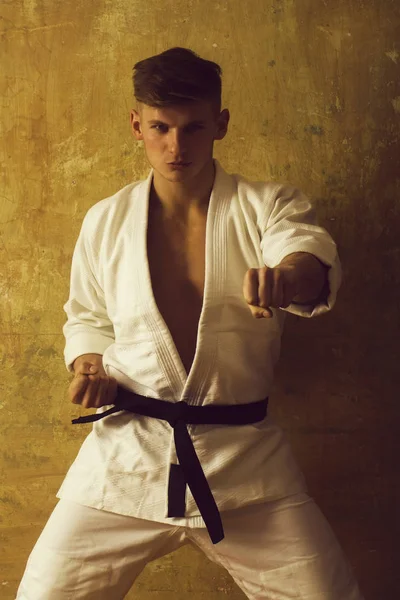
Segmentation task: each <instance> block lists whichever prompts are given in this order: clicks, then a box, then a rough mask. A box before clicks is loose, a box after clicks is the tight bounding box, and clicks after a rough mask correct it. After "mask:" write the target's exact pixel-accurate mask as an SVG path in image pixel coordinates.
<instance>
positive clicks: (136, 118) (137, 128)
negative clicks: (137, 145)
mask: <svg viewBox="0 0 400 600" xmlns="http://www.w3.org/2000/svg"><path fill="white" fill-rule="evenodd" d="M130 122H131V130H132V134H133V135H134V136H135V138H136V139H137V140H143V133H142V128H141V124H140V115H139V113H138V112H137V111H136V110H134V109H133V108H132V110H131V112H130Z"/></svg>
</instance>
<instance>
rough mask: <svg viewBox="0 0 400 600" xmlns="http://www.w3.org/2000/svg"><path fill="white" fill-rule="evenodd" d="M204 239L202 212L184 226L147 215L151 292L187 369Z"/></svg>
mask: <svg viewBox="0 0 400 600" xmlns="http://www.w3.org/2000/svg"><path fill="white" fill-rule="evenodd" d="M205 241H206V215H204V216H201V217H196V219H191V220H190V221H188V223H187V225H186V226H178V225H176V224H169V225H168V224H165V223H162V222H160V221H157V220H156V219H154V218H151V217H150V216H149V225H148V232H147V256H148V262H149V270H150V276H151V283H152V289H153V294H154V298H155V301H156V304H157V306H158V309H159V311H160V313H161V315H162V316H163V318H164V321H165V323H166V325H167V327H168V329H169V331H170V333H171V335H172V338H173V340H174V342H175V345H176V348H177V350H178V353H179V355H180V357H181V360H182V363H183V364H184V366H185V368H186V370H187V372H189V370H190V367H191V365H192V362H193V358H194V354H195V349H196V341H197V331H198V324H199V318H200V314H201V309H202V305H203V295H204V279H205Z"/></svg>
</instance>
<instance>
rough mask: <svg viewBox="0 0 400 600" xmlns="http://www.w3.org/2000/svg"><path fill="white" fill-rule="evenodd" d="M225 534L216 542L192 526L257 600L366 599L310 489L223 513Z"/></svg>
mask: <svg viewBox="0 0 400 600" xmlns="http://www.w3.org/2000/svg"><path fill="white" fill-rule="evenodd" d="M222 517H223V525H224V531H225V539H224V540H222V542H220V543H219V544H216V545H215V546H213V545H212V544H211V543H209V542H208V540H207V536H206V535H205V533H204V531H202V530H199V529H196V530H194V531H193V534H192V535H193V541H194V542H195V543H197V544H198V545H199V546H200V547H201V548H202V549H203V550H204V552H205V553H206V554H207V555H208V556H209V558H210V559H211V560H214V561H215V562H218V563H219V564H221V565H222V566H223V567H225V568H226V569H227V570H228V571H229V573H230V574H231V575H232V577H233V579H234V580H235V581H236V583H237V584H238V586H239V587H240V588H241V589H242V590H243V592H244V593H245V594H246V595H247V597H248V598H251V599H253V600H256V599H257V600H264V599H265V600H266V599H268V600H289V599H290V600H294V599H296V600H363V597H362V595H361V593H360V591H359V589H358V586H357V583H356V581H355V579H354V576H353V574H352V571H351V569H350V567H349V564H348V562H347V560H346V558H345V556H344V555H343V552H342V549H341V547H340V546H339V543H338V541H337V539H336V537H335V535H334V534H333V532H332V530H331V528H330V526H329V524H328V522H327V520H326V519H325V517H324V516H323V514H322V513H321V511H320V510H319V508H318V507H317V506H316V504H315V502H314V501H313V500H312V499H311V498H310V497H309V496H308V495H307V494H297V495H294V496H290V497H288V498H285V499H283V500H279V501H276V502H268V503H265V504H259V505H254V506H250V507H246V508H243V509H238V510H236V511H227V512H225V513H223V514H222Z"/></svg>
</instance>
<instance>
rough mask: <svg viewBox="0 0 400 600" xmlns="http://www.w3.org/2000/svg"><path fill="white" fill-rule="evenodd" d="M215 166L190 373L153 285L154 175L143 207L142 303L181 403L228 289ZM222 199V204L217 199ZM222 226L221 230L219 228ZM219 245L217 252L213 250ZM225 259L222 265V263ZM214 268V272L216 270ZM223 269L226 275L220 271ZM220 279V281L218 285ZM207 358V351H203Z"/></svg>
mask: <svg viewBox="0 0 400 600" xmlns="http://www.w3.org/2000/svg"><path fill="white" fill-rule="evenodd" d="M214 165H215V177H214V183H213V188H212V190H211V194H210V200H209V204H208V208H207V216H206V233H205V247H204V253H205V273H204V289H203V299H202V307H201V312H200V317H199V320H198V323H197V335H196V347H195V353H194V357H193V361H192V364H191V368H190V371H189V372H187V371H186V368H185V366H184V364H183V361H182V359H181V356H180V354H179V352H178V348H177V346H176V344H175V341H174V339H173V336H172V334H171V331H170V329H169V327H168V325H167V323H166V321H165V319H164V317H163V315H162V313H161V311H160V309H159V306H158V304H157V302H156V298H155V294H154V289H153V282H152V279H151V271H150V261H149V257H148V235H149V211H150V195H151V188H152V182H153V180H154V171H153V170H152V172H151V174H150V175H149V177H148V179H147V188H146V194H145V202H144V203H143V204H144V206H143V205H142V210H143V213H142V223H143V224H144V225H143V227H142V228H141V244H140V253H141V257H142V259H143V260H141V261H140V263H141V265H140V263H139V269H140V273H141V277H140V279H141V281H140V288H141V292H142V303H143V305H144V303H146V302H147V303H148V307H147V308H144V318H145V320H146V322H147V325H148V327H149V328H150V330H151V332H152V334H153V336H154V338H155V344H156V352H157V353H158V355H159V356H160V362H161V363H162V365H161V366H162V367H163V369H164V373H165V376H166V377H167V379H168V380H169V381H170V383H171V385H172V388H173V390H174V394H176V395H177V396H179V398H176V399H177V400H178V399H180V397H181V395H183V396H186V392H187V390H188V388H189V389H191V388H192V384H193V380H194V378H195V373H196V370H197V367H198V364H199V361H201V360H203V361H204V357H203V358H202V357H201V356H200V355H201V353H202V347H201V346H202V341H203V342H204V340H203V335H202V331H201V328H202V326H203V324H204V322H205V320H206V316H207V313H208V309H209V305H210V303H211V302H212V300H213V297H214V293H215V291H216V290H215V288H216V287H217V288H218V289H220V290H221V286H223V285H224V278H222V279H223V281H221V276H222V275H223V274H224V273H225V269H224V264H223V265H222V263H224V260H225V253H226V252H225V245H226V242H225V245H224V240H223V239H221V237H222V236H221V232H222V230H223V227H222V223H221V218H222V216H221V211H222V209H223V205H224V203H223V200H224V198H223V197H220V196H221V190H217V184H218V183H219V181H217V177H218V176H219V177H220V176H221V175H220V173H219V170H218V166H217V164H216V163H215V161H214ZM217 195H218V202H217V198H216V196H217ZM216 222H217V225H218V224H219V227H217V230H216V228H215V224H216ZM213 243H214V245H216V248H214V247H213ZM221 259H223V260H222V262H221ZM213 266H214V269H213ZM221 268H222V271H221V270H220V269H221ZM218 278H219V279H220V280H219V281H218ZM203 354H204V351H203Z"/></svg>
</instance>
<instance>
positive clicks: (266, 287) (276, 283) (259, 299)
mask: <svg viewBox="0 0 400 600" xmlns="http://www.w3.org/2000/svg"><path fill="white" fill-rule="evenodd" d="M297 293H298V289H297V278H296V274H295V268H294V266H292V265H285V266H283V265H279V266H278V267H275V268H273V269H272V268H269V267H262V268H261V269H249V270H248V271H247V272H246V274H245V276H244V281H243V295H244V298H245V300H246V302H247V304H248V305H249V308H250V311H251V313H252V315H253V317H254V318H255V319H262V318H263V317H264V318H267V319H270V318H271V317H272V316H273V313H272V311H271V310H270V309H271V307H273V308H286V307H287V306H289V304H290V303H291V302H292V301H293V298H294V297H295V296H296V295H297Z"/></svg>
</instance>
